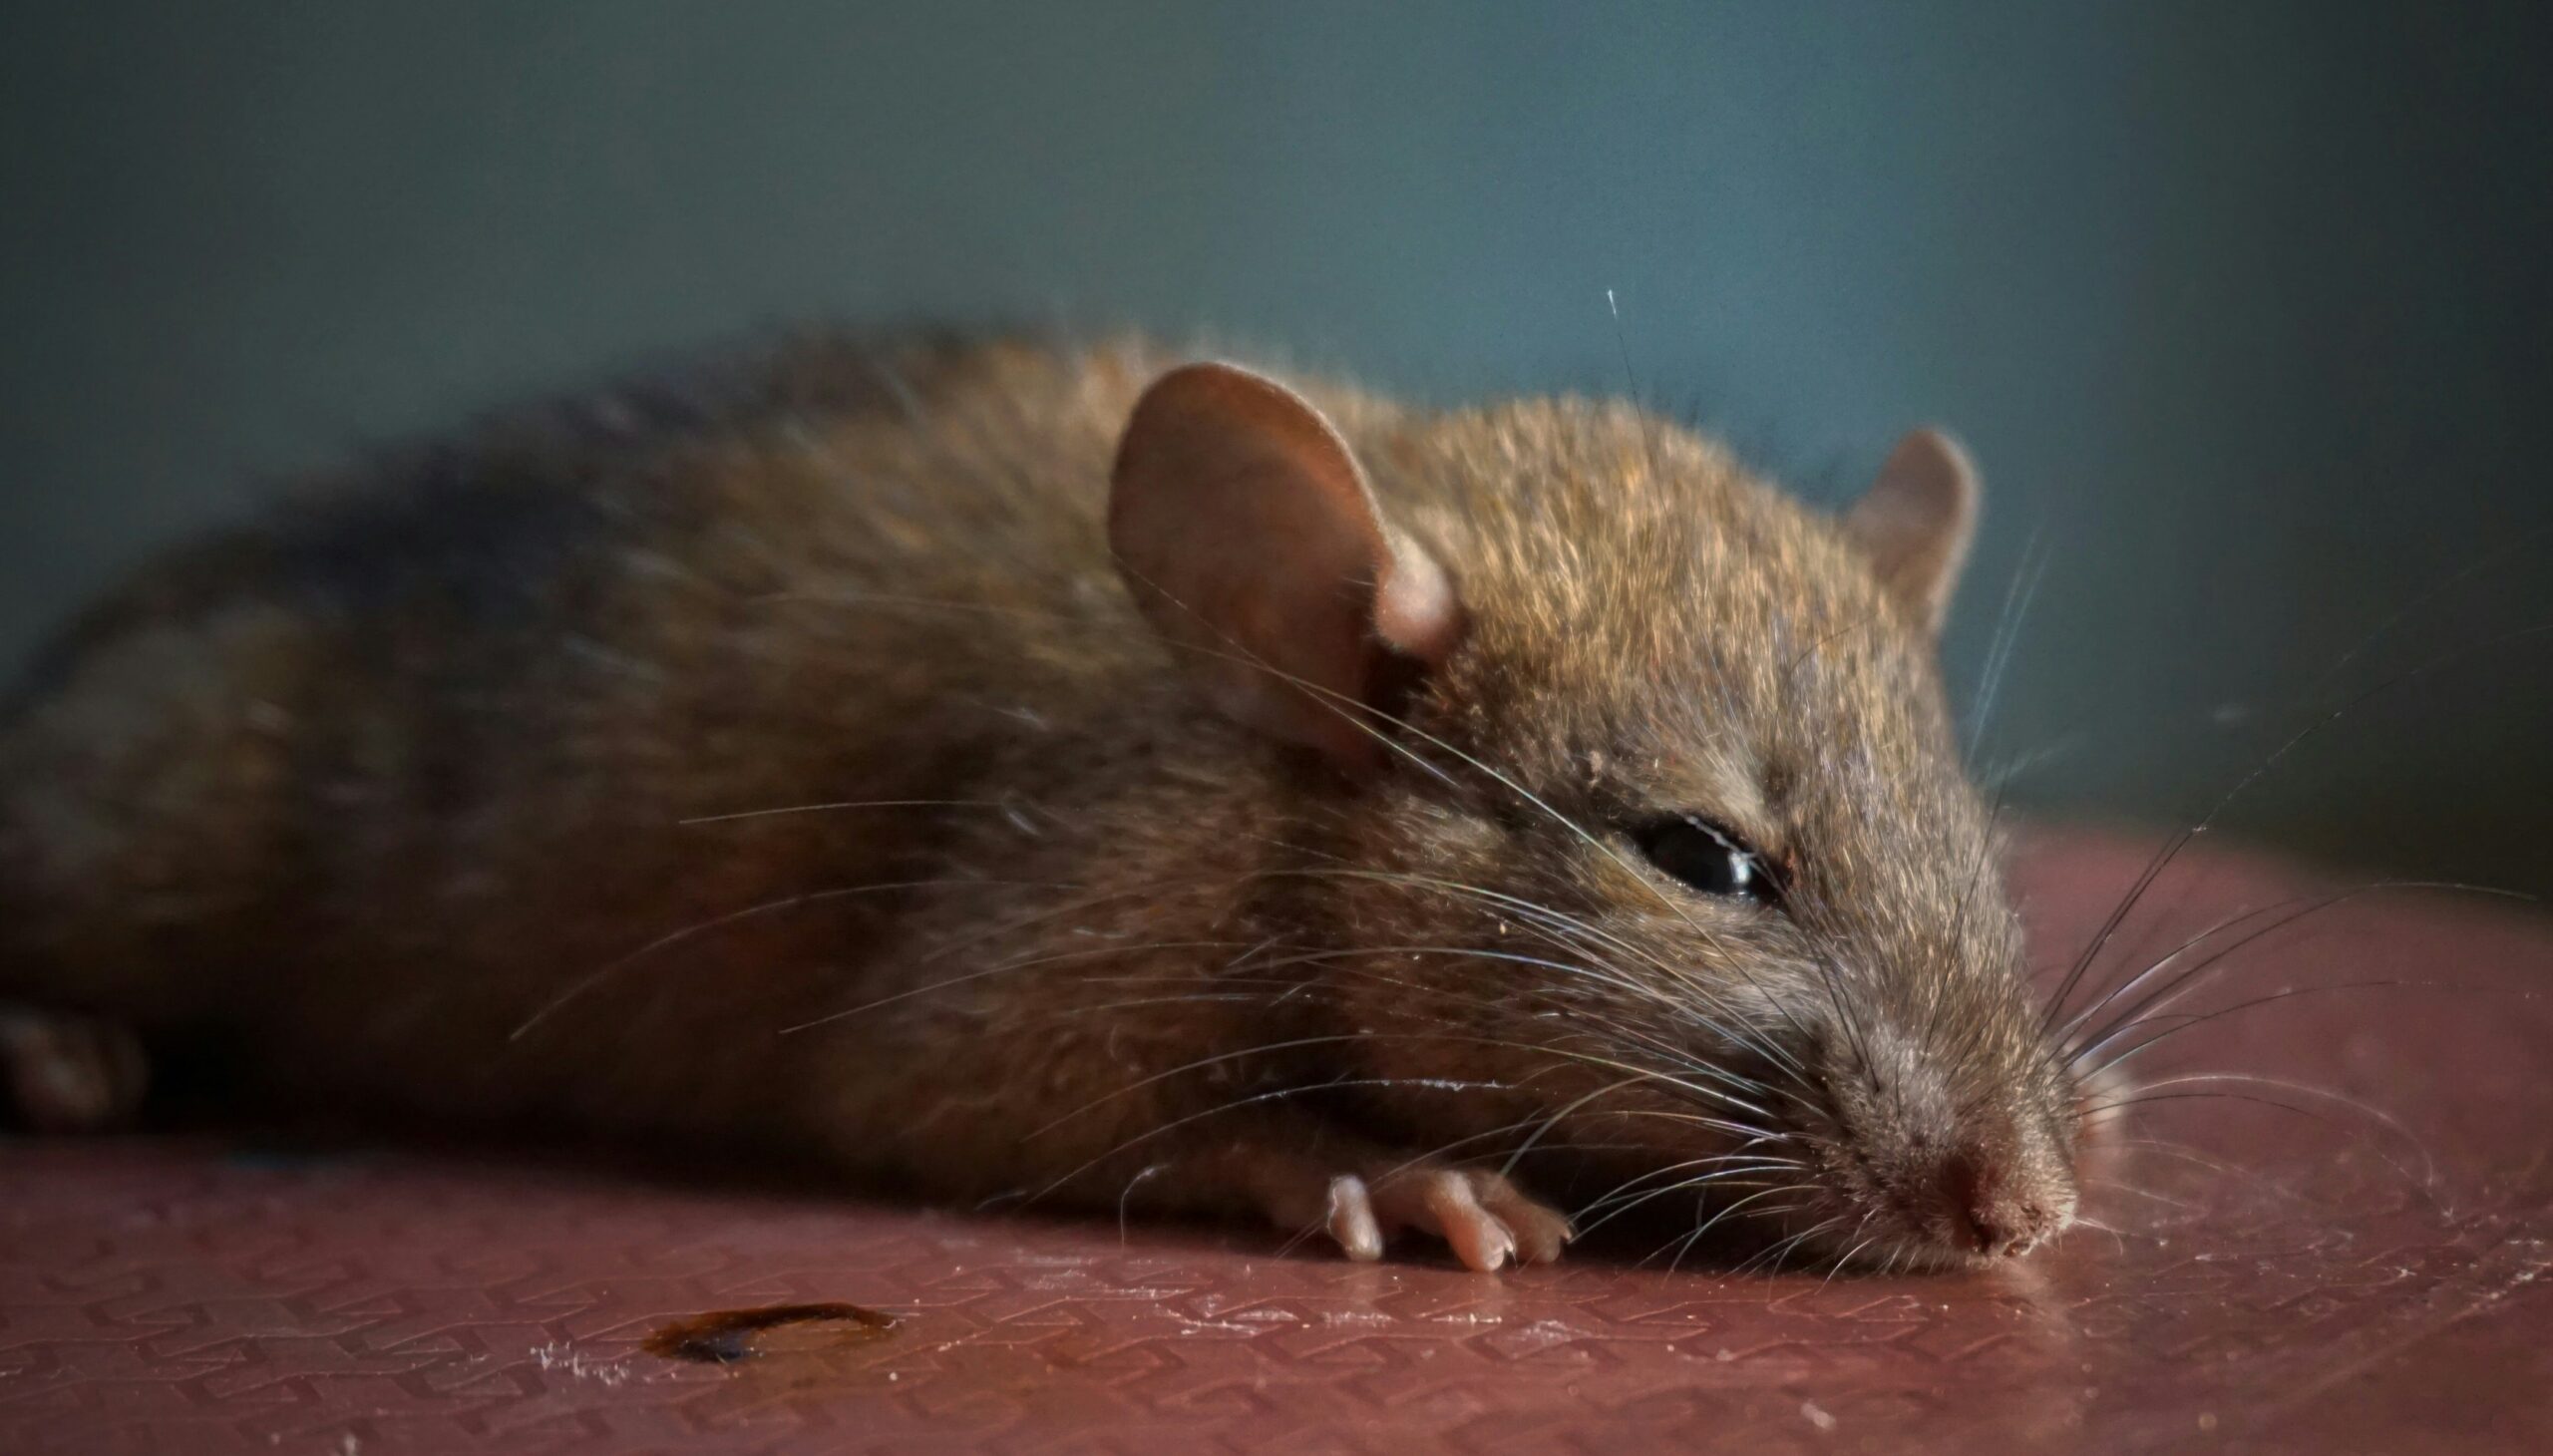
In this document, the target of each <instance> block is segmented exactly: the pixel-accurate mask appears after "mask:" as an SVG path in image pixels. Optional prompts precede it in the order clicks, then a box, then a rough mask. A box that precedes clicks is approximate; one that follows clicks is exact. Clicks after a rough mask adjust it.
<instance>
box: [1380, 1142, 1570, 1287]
mask: <svg viewBox="0 0 2553 1456" xmlns="http://www.w3.org/2000/svg"><path fill="white" fill-rule="evenodd" d="M1374 1212H1375V1216H1376V1217H1377V1218H1378V1219H1380V1220H1381V1221H1382V1222H1384V1223H1385V1224H1387V1225H1391V1226H1393V1227H1408V1228H1414V1229H1418V1230H1421V1231H1423V1232H1425V1233H1429V1234H1433V1235H1435V1236H1437V1237H1438V1238H1440V1239H1442V1240H1444V1241H1445V1243H1446V1245H1447V1246H1448V1247H1449V1248H1451V1249H1452V1250H1453V1251H1454V1257H1455V1258H1457V1259H1459V1260H1461V1261H1462V1262H1463V1266H1464V1268H1466V1269H1472V1270H1478V1271H1480V1272H1481V1273H1483V1274H1487V1273H1489V1272H1490V1271H1492V1270H1496V1269H1499V1268H1502V1267H1503V1266H1505V1265H1506V1264H1507V1262H1508V1261H1509V1260H1510V1259H1514V1260H1517V1261H1518V1262H1520V1263H1524V1264H1549V1263H1550V1262H1552V1261H1553V1260H1555V1259H1558V1258H1559V1257H1560V1252H1561V1249H1562V1247H1563V1246H1564V1245H1566V1244H1567V1243H1568V1242H1569V1236H1570V1229H1569V1221H1568V1220H1567V1219H1565V1218H1562V1217H1561V1216H1560V1215H1559V1214H1557V1213H1554V1212H1553V1211H1552V1210H1550V1209H1548V1208H1545V1207H1544V1206H1543V1205H1541V1204H1539V1203H1537V1202H1535V1201H1534V1200H1533V1199H1531V1198H1529V1197H1527V1196H1526V1195H1525V1194H1524V1193H1523V1192H1521V1191H1520V1190H1518V1189H1517V1187H1516V1186H1515V1185H1514V1184H1512V1183H1510V1182H1508V1181H1507V1180H1506V1179H1505V1178H1503V1177H1501V1176H1500V1175H1498V1174H1496V1173H1491V1172H1488V1171H1486V1170H1482V1169H1471V1168H1414V1169H1409V1170H1407V1171H1405V1172H1401V1173H1398V1174H1394V1175H1392V1176H1391V1177H1388V1178H1386V1179H1385V1180H1384V1181H1383V1183H1382V1186H1381V1188H1380V1189H1379V1190H1378V1192H1377V1193H1376V1195H1375V1208H1374Z"/></svg>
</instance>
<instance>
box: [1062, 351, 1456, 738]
mask: <svg viewBox="0 0 2553 1456" xmlns="http://www.w3.org/2000/svg"><path fill="white" fill-rule="evenodd" d="M1111 481H1112V490H1111V494H1110V496H1109V500H1108V545H1109V546H1110V548H1111V549H1113V550H1114V551H1115V552H1116V556H1117V566H1118V569H1119V570H1120V571H1121V572H1123V573H1124V574H1125V577H1126V583H1127V585H1128V586H1129V587H1130V588H1131V589H1132V590H1133V592H1134V595H1135V600H1136V603H1137V604H1138V605H1140V606H1141V607H1142V608H1143V612H1144V615H1145V616H1146V617H1147V618H1148V619H1150V620H1151V622H1152V624H1153V627H1154V629H1155V630H1157V631H1159V632H1160V633H1161V634H1162V635H1163V636H1164V637H1166V638H1168V639H1169V641H1170V643H1171V645H1172V646H1173V647H1174V648H1175V649H1177V652H1178V655H1179V656H1180V658H1181V659H1182V660H1183V662H1184V664H1185V665H1186V666H1187V667H1188V668H1189V669H1190V670H1192V671H1193V672H1195V673H1196V674H1197V675H1198V676H1199V677H1200V679H1201V680H1202V681H1203V682H1204V683H1205V685H1206V689H1207V691H1208V693H1209V694H1210V696H1211V697H1212V698H1213V700H1214V702H1215V704H1216V705H1217V706H1218V707H1220V708H1221V709H1222V710H1223V711H1225V712H1227V713H1229V714H1231V715H1232V716H1233V717H1235V718H1238V719H1240V720H1241V721H1242V722H1244V723H1248V724H1250V725H1251V726H1253V727H1255V728H1258V729H1259V730H1261V731H1262V732H1265V733H1269V734H1272V735H1274V736H1276V737H1278V738H1283V739H1287V740H1290V741H1293V742H1296V743H1304V744H1308V745H1310V746H1312V747H1314V748H1317V749H1319V750H1320V751H1321V752H1323V753H1325V754H1327V755H1328V756H1329V757H1330V758H1331V759H1332V760H1333V761H1334V762H1336V763H1338V764H1339V765H1340V766H1341V767H1342V768H1345V769H1348V770H1350V771H1351V772H1361V771H1367V770H1370V769H1372V768H1374V767H1376V766H1377V765H1379V764H1380V763H1381V762H1382V758H1383V754H1384V752H1385V750H1384V748H1383V746H1382V745H1381V744H1380V743H1378V742H1376V741H1375V738H1374V735H1373V733H1372V732H1370V731H1368V730H1369V729H1372V728H1374V727H1375V726H1376V724H1375V723H1374V722H1373V721H1371V720H1370V719H1368V718H1367V717H1366V715H1364V714H1361V713H1359V712H1358V711H1357V708H1356V706H1355V705H1357V704H1362V705H1364V706H1366V707H1369V708H1376V709H1381V710H1383V711H1386V712H1388V711H1391V710H1393V709H1394V708H1396V707H1397V705H1398V704H1397V699H1398V698H1399V696H1400V695H1401V694H1402V693H1403V692H1405V691H1406V690H1407V688H1408V687H1409V685H1410V683H1411V682H1412V681H1413V679H1414V677H1415V675H1416V674H1417V673H1419V672H1422V671H1424V670H1426V669H1428V668H1432V667H1434V666H1436V665H1437V664H1439V663H1441V662H1442V661H1443V660H1444V659H1445V657H1446V656H1447V655H1448V654H1449V653H1451V652H1452V651H1453V649H1454V647H1455V644H1456V643H1457V642H1459V641H1460V640H1461V637H1462V629H1463V611H1462V603H1461V602H1460V601H1459V600H1458V599H1457V598H1456V597H1455V594H1454V589H1453V586H1452V584H1451V583H1450V582H1448V581H1447V580H1446V578H1445V573H1444V571H1443V569H1442V568H1441V567H1439V566H1438V565H1437V564H1436V562H1435V560H1434V559H1433V558H1432V557H1430V556H1429V555H1428V554H1427V553H1426V551H1424V550H1422V549H1421V548H1419V547H1418V546H1417V545H1416V544H1414V543H1412V542H1410V541H1409V540H1408V539H1407V538H1405V537H1403V536H1401V535H1400V534H1399V533H1398V532H1396V531H1394V530H1392V529H1391V528H1390V527H1389V526H1387V525H1385V524H1384V522H1383V520H1382V518H1381V516H1380V514H1379V513H1378V512H1377V510H1376V509H1375V505H1374V496H1373V492H1372V491H1370V490H1368V489H1367V488H1366V485H1365V477H1364V473H1363V472H1362V471H1360V470H1359V469H1358V468H1357V465H1356V460H1355V457H1354V456H1353V455H1351V454H1349V452H1348V449H1347V442H1346V441H1344V440H1341V439H1340V438H1338V432H1337V431H1335V430H1333V429H1331V428H1330V425H1329V422H1328V421H1326V420H1324V419H1322V418H1321V416H1320V412H1319V411H1318V410H1315V409H1313V408H1312V407H1311V405H1310V404H1309V403H1308V402H1306V401H1305V400H1303V399H1302V397H1300V396H1299V395H1296V394H1294V393H1293V392H1292V391H1290V390H1288V389H1286V388H1284V387H1283V386H1281V385H1278V384H1277V383H1275V382H1273V381H1270V380H1267V379H1263V378H1261V377H1260V376H1259V375H1256V374H1252V373H1250V372H1249V371H1247V370H1243V369H1237V368H1234V367H1233V366H1231V365H1229V364H1191V365H1188V366H1186V367H1185V368H1181V369H1174V370H1172V371H1171V372H1170V373H1168V374H1165V375H1163V376H1162V377H1161V378H1160V379H1158V380H1155V381H1154V382H1153V385H1152V387H1151V388H1150V389H1147V390H1145V391H1144V397H1143V398H1142V399H1141V400H1139V401H1137V402H1136V404H1135V412H1134V415H1133V417H1132V418H1131V419H1129V420H1128V421H1127V424H1126V435H1125V438H1124V440H1122V441H1121V442H1120V443H1119V445H1118V447H1117V465H1116V469H1115V471H1114V472H1113V473H1112V475H1111ZM1289 678H1291V679H1299V681H1300V682H1301V683H1303V684H1308V685H1309V687H1308V690H1307V689H1306V688H1305V687H1304V686H1298V685H1296V683H1295V682H1292V681H1289V680H1288V679H1289Z"/></svg>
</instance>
